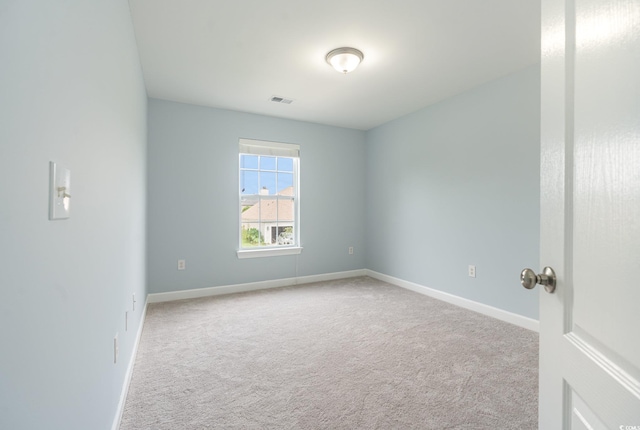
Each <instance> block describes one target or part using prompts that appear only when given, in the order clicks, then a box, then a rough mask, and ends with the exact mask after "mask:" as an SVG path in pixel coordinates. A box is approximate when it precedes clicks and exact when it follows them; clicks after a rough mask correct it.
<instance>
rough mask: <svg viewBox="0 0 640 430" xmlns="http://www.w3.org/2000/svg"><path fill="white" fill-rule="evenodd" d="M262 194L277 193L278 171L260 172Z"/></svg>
mask: <svg viewBox="0 0 640 430" xmlns="http://www.w3.org/2000/svg"><path fill="white" fill-rule="evenodd" d="M260 194H262V195H274V194H276V173H275V172H262V171H261V172H260Z"/></svg>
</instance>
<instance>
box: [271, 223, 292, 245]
mask: <svg viewBox="0 0 640 430" xmlns="http://www.w3.org/2000/svg"><path fill="white" fill-rule="evenodd" d="M275 244H276V245H294V244H295V241H294V236H293V226H278V229H277V236H276V238H275Z"/></svg>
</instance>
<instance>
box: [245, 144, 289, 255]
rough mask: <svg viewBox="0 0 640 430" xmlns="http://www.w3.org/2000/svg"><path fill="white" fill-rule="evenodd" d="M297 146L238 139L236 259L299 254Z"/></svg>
mask: <svg viewBox="0 0 640 430" xmlns="http://www.w3.org/2000/svg"><path fill="white" fill-rule="evenodd" d="M299 153H300V147H299V146H298V145H292V144H286V143H276V142H264V141H257V140H248V139H240V175H239V176H240V184H239V190H240V193H239V194H240V207H239V214H240V232H239V244H240V245H239V250H238V257H239V258H247V257H262V256H273V255H281V254H299V253H300V250H301V248H300V245H299V237H300V233H299V230H300V222H299V216H298V214H299V199H298V192H299V191H298V188H299V186H298V168H299V159H300V158H299Z"/></svg>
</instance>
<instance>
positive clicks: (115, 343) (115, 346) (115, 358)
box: [113, 333, 120, 364]
mask: <svg viewBox="0 0 640 430" xmlns="http://www.w3.org/2000/svg"><path fill="white" fill-rule="evenodd" d="M118 352H120V351H119V347H118V333H116V335H115V337H114V338H113V364H116V363H117V362H118Z"/></svg>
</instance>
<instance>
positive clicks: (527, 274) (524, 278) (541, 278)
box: [520, 267, 556, 293]
mask: <svg viewBox="0 0 640 430" xmlns="http://www.w3.org/2000/svg"><path fill="white" fill-rule="evenodd" d="M520 283H521V284H522V286H523V287H525V288H526V289H527V290H530V289H532V288H533V287H535V286H536V284H540V285H544V289H545V291H546V292H547V293H553V292H554V291H555V289H556V272H554V271H553V269H552V268H551V267H545V268H544V270H543V271H542V273H540V274H538V275H536V272H534V271H533V270H531V269H528V268H527V269H524V270H523V271H522V273H520Z"/></svg>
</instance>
